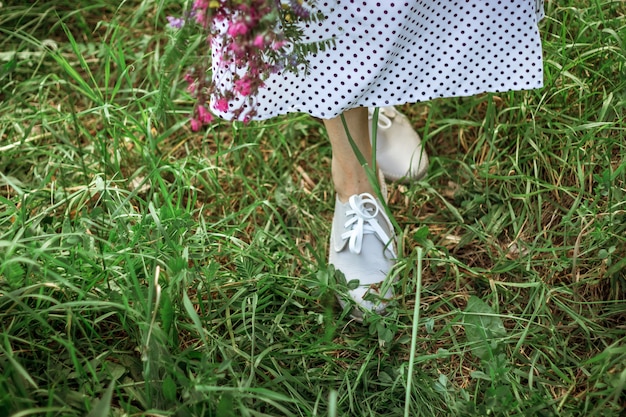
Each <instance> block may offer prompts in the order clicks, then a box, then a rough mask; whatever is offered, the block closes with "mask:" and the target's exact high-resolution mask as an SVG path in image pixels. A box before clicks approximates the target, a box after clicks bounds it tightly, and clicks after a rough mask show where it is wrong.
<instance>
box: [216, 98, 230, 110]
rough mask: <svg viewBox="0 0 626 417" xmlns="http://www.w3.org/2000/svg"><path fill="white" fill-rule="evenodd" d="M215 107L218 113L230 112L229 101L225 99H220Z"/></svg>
mask: <svg viewBox="0 0 626 417" xmlns="http://www.w3.org/2000/svg"><path fill="white" fill-rule="evenodd" d="M214 107H215V110H217V111H221V112H226V111H228V100H227V99H225V98H224V97H222V98H218V99H217V100H215V104H214Z"/></svg>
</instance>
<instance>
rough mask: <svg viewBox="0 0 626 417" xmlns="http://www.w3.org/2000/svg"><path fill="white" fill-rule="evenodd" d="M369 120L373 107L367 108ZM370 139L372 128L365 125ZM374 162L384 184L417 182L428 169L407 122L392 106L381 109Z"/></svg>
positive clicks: (419, 141)
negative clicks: (390, 182) (382, 177)
mask: <svg viewBox="0 0 626 417" xmlns="http://www.w3.org/2000/svg"><path fill="white" fill-rule="evenodd" d="M368 113H369V119H370V120H372V118H373V116H374V108H373V107H370V108H368ZM369 130H370V137H371V134H372V126H371V123H370V124H369ZM376 162H377V163H378V167H379V168H380V169H381V170H382V171H383V174H384V176H385V179H386V180H388V181H398V180H400V181H404V182H407V181H410V180H419V179H421V178H423V177H424V176H425V175H426V171H427V170H428V155H426V151H424V149H423V148H422V141H421V139H420V136H419V135H418V134H417V132H416V131H415V130H414V129H413V127H412V126H411V122H410V121H409V119H408V118H407V117H406V116H405V115H404V114H402V113H401V112H399V111H398V110H396V108H395V107H393V106H389V107H381V108H380V110H379V111H378V127H377V129H376Z"/></svg>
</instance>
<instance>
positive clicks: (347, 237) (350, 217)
mask: <svg viewBox="0 0 626 417" xmlns="http://www.w3.org/2000/svg"><path fill="white" fill-rule="evenodd" d="M344 117H345V120H346V125H347V127H348V131H349V132H350V136H351V137H352V139H353V140H354V142H355V144H356V146H357V148H358V149H359V150H360V151H361V153H362V154H363V156H364V157H365V159H366V160H367V161H371V159H372V146H371V144H370V138H369V131H368V120H367V109H366V108H356V109H352V110H348V111H346V112H345V113H344ZM324 123H325V125H326V129H327V131H328V137H329V139H330V143H331V146H332V150H333V161H332V176H333V182H334V184H335V190H336V192H337V198H336V201H335V214H334V217H333V224H332V228H331V233H330V248H329V255H328V261H329V263H330V264H331V265H333V266H334V267H335V269H336V270H338V271H341V272H342V273H343V275H344V277H345V279H346V282H351V281H355V280H356V281H359V286H358V287H356V288H353V289H351V290H349V291H348V295H349V297H350V298H351V299H352V300H353V301H355V302H356V304H357V305H358V306H360V309H359V308H357V309H354V310H353V311H352V315H353V317H354V318H356V319H361V318H362V317H363V313H362V310H365V311H377V312H382V311H383V310H384V309H385V306H386V302H385V300H387V299H390V298H392V297H393V293H392V291H391V289H390V288H388V289H386V290H385V291H384V293H382V292H381V289H382V287H381V284H382V283H383V281H385V280H386V279H387V275H388V273H389V272H390V271H391V270H392V268H393V265H394V263H395V259H396V253H395V235H394V230H393V226H392V225H391V222H390V220H389V218H388V217H387V215H386V214H385V212H384V209H383V208H382V206H381V204H380V202H379V201H378V200H377V199H376V198H375V197H374V196H373V195H374V193H373V189H374V187H373V186H372V184H370V182H369V180H368V177H367V175H366V172H365V169H364V167H363V166H361V164H360V163H359V160H358V158H357V157H356V155H355V152H354V149H353V148H352V146H351V144H350V141H349V140H348V135H347V134H346V130H345V127H344V125H343V121H342V120H341V117H337V118H334V119H330V120H326V121H325V122H324ZM339 301H340V302H341V304H342V306H345V305H346V300H344V299H342V298H341V296H340V297H339Z"/></svg>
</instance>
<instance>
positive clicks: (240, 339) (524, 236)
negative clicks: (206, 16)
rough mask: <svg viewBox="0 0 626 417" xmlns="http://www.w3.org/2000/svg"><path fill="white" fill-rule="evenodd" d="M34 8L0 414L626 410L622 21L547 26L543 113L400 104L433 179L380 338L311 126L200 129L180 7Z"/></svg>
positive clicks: (18, 88)
mask: <svg viewBox="0 0 626 417" xmlns="http://www.w3.org/2000/svg"><path fill="white" fill-rule="evenodd" d="M24 3H25V2H11V1H9V2H2V6H0V326H2V329H1V330H2V331H1V332H0V370H1V372H0V415H3V416H4V415H8V416H15V417H17V416H31V415H37V416H84V415H88V414H89V413H91V414H89V415H90V416H94V417H95V416H106V415H114V416H121V415H133V416H135V415H146V416H169V415H172V416H174V415H175V416H231V415H232V416H263V415H267V416H370V415H372V416H373V415H386V416H405V415H410V416H485V415H494V416H618V415H621V414H622V413H623V411H622V410H623V409H624V407H625V406H626V392H625V390H624V388H625V385H626V343H625V340H626V339H625V337H626V302H625V300H626V261H625V260H624V259H626V197H625V195H626V194H625V193H626V141H625V137H626V122H625V119H626V58H625V55H626V7H625V6H624V4H623V2H619V1H600V0H597V1H591V0H589V1H584V0H580V1H573V0H568V1H560V2H549V4H547V15H548V16H547V18H546V20H544V22H543V23H542V27H541V28H542V36H543V39H544V56H545V71H546V78H545V82H546V86H545V88H543V89H541V90H537V91H530V92H514V93H507V94H498V95H481V96H477V97H470V98H462V99H448V100H437V101H433V102H428V103H422V104H415V105H406V106H403V107H402V110H403V111H404V112H405V113H407V114H408V115H409V116H410V118H411V119H412V121H413V123H414V125H415V126H416V127H417V128H418V129H419V131H420V132H421V133H422V135H423V137H424V138H425V142H426V147H427V149H428V151H429V154H430V155H431V162H432V165H431V169H430V172H429V176H428V178H427V179H426V180H424V181H422V182H420V183H417V184H413V185H411V186H401V185H393V186H391V194H390V207H391V209H392V211H393V212H394V213H395V215H396V220H397V221H398V224H399V225H400V230H399V231H398V232H399V235H400V237H401V239H402V253H403V256H402V258H401V260H400V263H399V273H400V281H399V282H398V284H397V292H398V293H400V294H401V296H400V297H399V298H398V300H397V302H396V303H395V304H396V305H395V306H394V308H393V309H392V312H391V314H390V315H389V316H387V317H372V318H370V319H369V320H367V321H366V323H365V324H364V325H361V324H358V323H354V322H352V321H350V319H349V317H348V315H347V313H346V312H343V311H341V310H340V309H339V307H338V305H337V304H336V303H335V301H334V292H335V291H336V290H337V284H336V283H335V279H334V275H333V273H332V271H330V270H329V269H328V268H327V267H326V262H325V259H326V245H327V236H328V233H329V220H330V218H331V216H332V206H333V202H334V197H333V190H332V184H331V181H330V176H329V174H330V148H329V146H328V144H327V140H326V138H325V136H324V135H325V134H324V131H323V127H322V125H321V124H320V123H319V122H318V121H316V120H313V119H311V118H309V117H306V116H301V115H292V116H289V117H281V118H277V119H273V120H270V121H267V122H263V123H254V124H250V125H247V126H242V125H238V124H237V125H234V126H231V125H229V124H227V123H223V122H221V123H216V124H215V126H213V127H212V128H211V129H209V130H207V131H206V132H202V133H198V134H194V133H192V132H190V130H189V128H188V126H187V124H186V117H187V115H188V113H189V111H190V109H191V105H192V103H191V102H190V100H189V97H188V96H187V95H186V93H185V85H184V83H182V82H181V80H180V74H181V73H182V71H183V70H184V68H183V66H182V65H180V64H181V63H184V62H186V61H187V60H188V59H189V57H188V52H185V51H184V50H180V49H178V48H177V47H176V46H175V43H174V40H173V38H172V34H171V33H169V32H168V31H167V30H166V28H165V24H166V19H165V18H166V16H167V15H168V14H178V13H180V6H179V5H178V2H174V1H170V0H164V1H161V2H156V3H155V2H149V1H138V0H132V1H127V2H123V3H121V4H118V3H115V2H107V1H105V0H96V1H91V2H87V1H84V0H78V1H76V2H69V1H67V0H62V1H54V2H52V1H38V2H31V3H29V4H24ZM557 3H558V4H557ZM173 45H174V47H173ZM418 248H423V254H424V259H423V262H418V252H419V251H418ZM416 306H419V310H418V313H419V314H417V315H416V314H414V313H415V308H416ZM412 346H414V347H415V349H414V350H412V349H411V347H412ZM406 399H408V402H407V401H406Z"/></svg>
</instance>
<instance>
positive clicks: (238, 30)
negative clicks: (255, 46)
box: [228, 21, 248, 36]
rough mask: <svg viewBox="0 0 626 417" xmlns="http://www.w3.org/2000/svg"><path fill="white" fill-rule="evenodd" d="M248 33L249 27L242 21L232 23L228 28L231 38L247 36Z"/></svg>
mask: <svg viewBox="0 0 626 417" xmlns="http://www.w3.org/2000/svg"><path fill="white" fill-rule="evenodd" d="M246 33H248V25H246V24H245V23H243V22H241V21H239V22H232V23H231V24H230V26H228V34H229V35H230V36H239V35H245V34H246Z"/></svg>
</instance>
